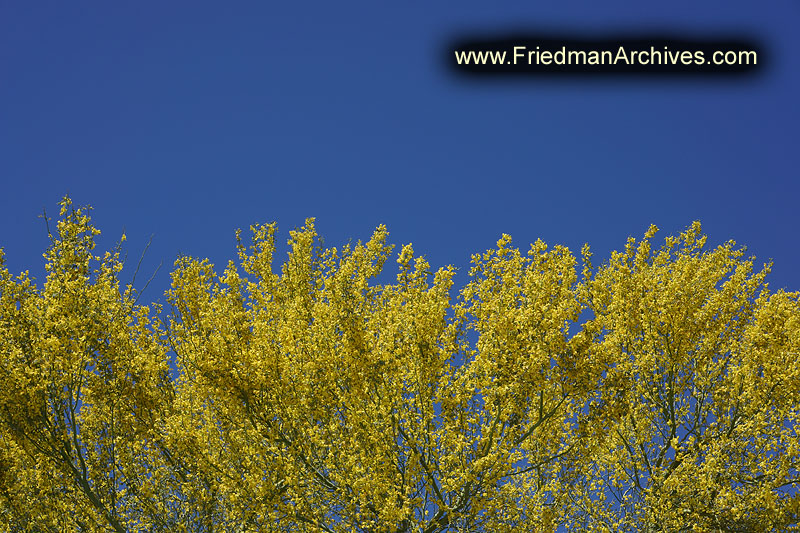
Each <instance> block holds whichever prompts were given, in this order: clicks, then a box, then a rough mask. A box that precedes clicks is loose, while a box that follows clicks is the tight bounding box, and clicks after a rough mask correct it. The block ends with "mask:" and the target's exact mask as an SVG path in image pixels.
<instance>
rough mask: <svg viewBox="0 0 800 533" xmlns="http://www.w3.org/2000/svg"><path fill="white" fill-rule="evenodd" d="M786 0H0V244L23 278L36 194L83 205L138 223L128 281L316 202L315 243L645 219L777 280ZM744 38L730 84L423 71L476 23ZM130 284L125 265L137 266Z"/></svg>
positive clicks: (53, 205)
mask: <svg viewBox="0 0 800 533" xmlns="http://www.w3.org/2000/svg"><path fill="white" fill-rule="evenodd" d="M799 20H800V3H798V2H797V0H776V1H774V2H769V3H757V2H744V1H727V2H722V1H714V2H709V1H704V2H696V1H682V0H681V1H673V2H659V3H654V2H638V3H635V2H629V1H626V2H619V1H615V0H606V1H603V2H596V1H581V2H578V1H564V2H485V1H481V2H477V1H460V2H451V3H445V2H425V3H423V2H403V3H400V2H397V3H394V4H392V5H389V4H387V3H383V2H375V1H371V2H363V1H358V2H281V3H277V2H276V3H270V2H255V1H253V2H246V1H242V2H204V1H197V0H195V1H192V2H183V1H169V2H163V1H160V2H153V1H149V0H142V1H137V2H90V1H86V2H56V1H52V2H40V1H36V0H30V1H24V2H16V1H11V0H0V180H2V181H1V182H0V183H1V184H2V188H0V246H3V247H4V248H5V250H6V253H7V256H8V263H9V266H10V268H11V269H12V271H15V272H17V271H19V270H22V269H31V272H32V274H34V275H37V277H39V276H41V273H42V259H41V253H42V251H43V250H44V248H45V246H46V245H47V239H46V232H45V227H44V224H43V222H42V221H41V220H40V219H38V218H37V216H38V215H39V214H40V213H41V212H42V209H43V208H46V209H47V210H48V212H49V213H50V214H51V215H55V214H57V202H58V200H59V199H60V198H61V197H62V196H63V195H64V194H69V195H70V196H71V197H72V198H73V200H74V201H75V202H76V203H77V204H91V205H92V206H93V207H94V209H95V211H94V217H95V221H96V223H97V224H98V226H99V227H100V228H101V230H102V231H103V235H104V239H105V240H104V242H103V243H102V244H103V245H104V246H110V245H112V244H113V242H114V241H115V240H116V239H117V238H118V237H119V235H120V234H121V233H122V231H123V228H124V230H125V231H126V233H127V234H128V246H127V250H128V253H129V257H130V258H131V259H130V260H131V261H133V262H134V263H135V261H136V260H137V259H138V256H139V254H140V253H141V251H142V249H143V248H144V246H145V244H146V242H147V240H148V238H149V236H150V235H151V234H154V240H153V245H152V247H151V248H150V250H149V252H148V254H147V258H146V260H145V262H144V264H143V270H144V271H145V274H149V273H151V272H152V271H153V270H154V269H155V267H156V266H157V265H158V263H159V262H163V263H164V267H163V268H162V274H159V276H158V277H157V278H156V281H155V282H154V283H153V285H152V286H151V288H150V289H148V293H147V298H145V299H150V300H155V299H162V294H163V291H164V290H165V289H166V288H167V284H168V279H167V276H166V274H167V273H168V272H169V270H170V269H171V266H172V263H173V261H174V259H175V257H176V255H177V254H178V253H183V254H189V255H194V256H200V257H208V258H210V259H211V260H212V261H213V262H215V263H216V264H218V265H221V264H224V263H225V262H227V260H228V259H230V258H233V257H234V256H235V248H234V244H235V241H234V231H235V229H236V228H240V227H241V228H247V227H248V226H249V225H250V224H252V223H254V222H269V221H277V222H278V224H279V226H280V228H281V235H282V237H285V236H286V235H287V232H288V230H290V229H293V228H294V227H296V226H300V225H302V223H303V220H304V219H305V217H309V216H313V217H316V218H317V226H318V229H319V231H320V232H321V234H322V235H323V236H324V237H325V241H326V243H327V244H331V245H340V244H342V243H344V242H346V241H347V240H348V239H353V240H355V239H365V238H368V237H369V235H370V234H371V232H372V230H373V229H374V228H375V226H377V225H378V224H381V223H385V224H386V225H387V226H388V228H389V231H390V233H391V236H390V239H391V241H392V242H394V243H396V244H402V243H406V242H413V243H414V245H415V249H416V250H417V251H418V252H421V253H423V254H425V255H426V256H427V257H428V259H429V260H430V262H431V263H432V265H433V266H434V267H438V266H442V265H445V264H453V265H455V266H457V267H460V268H461V271H462V276H461V278H460V281H461V282H463V281H464V276H463V272H464V270H466V267H467V266H468V264H469V257H470V254H472V253H474V252H478V251H483V250H485V249H487V248H489V247H491V246H493V245H494V242H495V241H496V240H497V239H498V237H499V236H500V235H501V234H502V233H509V234H511V235H512V236H513V237H514V241H515V243H516V244H517V245H519V246H520V247H522V248H525V249H527V247H528V245H529V243H530V242H532V241H535V240H536V239H537V238H542V239H543V240H545V241H546V242H548V243H551V244H557V243H558V244H566V245H568V246H569V247H570V248H572V249H573V251H575V252H576V253H577V252H578V251H579V249H580V246H581V244H583V243H584V242H589V243H590V244H591V245H592V247H593V248H594V249H595V251H596V253H597V256H599V257H604V256H606V255H607V254H608V253H609V251H610V250H612V249H619V248H621V247H622V246H623V245H624V242H625V239H626V238H627V237H628V236H629V235H633V236H637V237H638V236H641V235H642V234H643V233H644V231H645V230H646V229H647V227H648V225H649V224H651V223H655V224H656V225H658V226H659V227H661V228H662V229H663V231H664V233H675V232H679V231H681V230H682V229H683V228H685V227H686V226H687V225H689V224H690V223H691V221H693V220H700V221H702V223H703V225H704V227H705V229H706V231H707V232H708V233H709V235H710V238H711V242H712V243H720V242H722V241H725V240H727V239H735V240H736V241H737V242H740V243H742V244H746V245H748V249H749V252H750V253H752V254H755V255H756V256H757V257H758V259H759V260H768V259H770V258H772V259H774V261H775V268H774V271H773V275H772V277H771V282H772V286H773V287H776V288H777V287H788V288H790V289H795V290H796V289H800V274H798V273H800V247H799V246H798V240H797V237H796V235H797V230H798V227H800V210H798V208H797V207H798V192H800V185H798V183H799V182H800V180H798V178H800V173H799V172H798V153H800V150H798V124H800V104H799V103H798V101H799V100H798V95H800V32H799V31H798V21H799ZM528 29H530V30H531V31H548V32H550V33H551V34H552V33H559V32H568V33H570V34H572V35H581V33H582V32H586V33H587V34H588V33H598V32H600V33H602V32H609V33H611V34H613V33H615V32H624V31H631V32H640V33H646V32H647V31H650V30H655V29H659V30H667V31H674V32H678V33H690V34H693V35H697V36H704V35H712V34H716V33H726V34H734V35H736V34H742V35H747V36H749V37H755V38H756V39H758V40H759V42H761V43H762V44H764V45H765V46H766V48H767V50H768V51H769V59H770V64H769V68H766V69H763V70H762V71H761V72H760V73H759V74H758V75H754V76H748V77H743V78H735V77H730V76H721V77H717V78H714V77H711V78H706V79H704V80H703V81H698V80H696V79H687V78H685V77H684V78H677V77H676V78H670V77H650V78H616V79H615V78H604V79H602V80H592V79H590V78H585V77H583V78H574V79H561V80H556V79H550V78H531V79H527V80H522V81H512V80H509V79H506V78H482V79H480V80H474V79H469V78H464V77H458V76H454V75H453V73H452V72H451V71H450V70H449V69H448V68H446V61H447V58H448V57H449V55H448V54H452V51H450V52H449V53H448V51H447V50H446V49H445V47H444V44H445V43H446V42H447V40H448V39H450V38H451V37H452V36H454V35H462V34H465V33H468V32H469V31H474V32H478V33H481V32H495V33H497V32H501V33H502V32H503V31H504V30H514V31H517V32H519V31H526V30H528ZM140 275H142V274H140Z"/></svg>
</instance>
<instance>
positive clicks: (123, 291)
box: [0, 199, 800, 533]
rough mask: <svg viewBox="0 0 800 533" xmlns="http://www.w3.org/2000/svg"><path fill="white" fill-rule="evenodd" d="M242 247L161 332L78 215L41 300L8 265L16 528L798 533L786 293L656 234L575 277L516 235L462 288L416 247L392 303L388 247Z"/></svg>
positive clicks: (792, 349)
mask: <svg viewBox="0 0 800 533" xmlns="http://www.w3.org/2000/svg"><path fill="white" fill-rule="evenodd" d="M251 229H252V237H251V239H250V240H249V242H245V241H244V240H243V239H242V238H241V236H240V237H239V238H238V262H230V263H229V264H228V265H227V268H225V269H224V271H223V272H222V273H217V272H216V271H215V269H214V268H213V266H212V265H211V264H209V263H208V261H204V260H196V259H191V258H185V257H181V258H179V259H178V261H177V262H176V265H175V269H174V271H173V274H172V288H171V290H170V291H169V292H168V295H167V301H168V303H169V305H170V307H171V312H169V313H168V314H166V313H162V312H161V309H160V308H159V306H158V305H151V306H149V307H148V306H140V305H138V303H137V299H138V294H137V293H136V291H135V289H134V288H133V287H132V286H131V285H127V286H124V287H122V286H121V285H120V282H119V273H120V271H121V269H122V263H121V261H120V259H119V251H118V250H117V251H115V252H110V253H106V254H104V255H103V256H95V255H93V254H94V241H95V237H96V235H97V234H98V233H99V232H98V230H96V229H95V228H94V227H93V226H92V225H91V222H90V220H89V217H88V212H87V211H86V210H85V209H77V208H74V207H73V206H72V204H71V202H70V201H69V199H65V200H64V201H63V202H62V210H61V219H60V221H59V222H58V231H57V234H56V235H55V236H52V245H51V247H50V248H49V250H48V251H47V253H46V254H45V258H46V260H47V280H46V282H45V283H44V285H43V287H42V288H37V287H36V286H35V284H34V283H33V281H32V280H31V279H30V277H29V275H28V274H27V273H23V274H20V275H19V276H16V277H15V276H12V275H11V274H10V273H9V272H8V270H7V268H6V267H5V266H4V263H3V262H2V255H1V253H0V384H2V387H0V530H4V531H42V532H44V531H117V532H121V531H186V532H189V531H192V532H195V531H197V532H211V531H336V532H338V531H361V532H404V531H407V532H411V531H414V532H418V531H421V532H425V533H433V532H438V531H555V530H557V528H559V527H560V528H562V530H563V528H568V529H574V530H581V531H583V530H586V531H689V530H692V531H694V530H697V531H771V530H787V529H791V528H797V527H798V522H799V520H798V513H800V509H799V508H798V506H800V497H799V496H798V495H797V494H796V492H797V491H796V484H797V482H798V468H797V467H798V460H800V457H798V455H799V454H800V439H799V438H798V434H797V427H798V424H797V417H798V415H800V413H799V412H798V409H800V401H799V400H800V365H798V353H800V304H799V303H798V294H796V293H786V292H782V291H779V292H774V293H772V292H770V291H769V290H768V288H767V285H766V283H765V281H764V280H765V276H766V275H767V272H768V270H769V268H768V267H766V268H765V269H763V270H761V271H758V272H757V271H755V269H754V265H753V260H752V259H748V258H745V257H744V254H743V251H742V250H741V249H739V248H736V247H735V245H734V243H726V244H724V245H722V246H719V247H717V248H715V249H708V247H707V246H706V238H705V236H703V235H702V234H701V231H700V226H699V224H694V225H692V226H691V227H690V228H689V229H687V230H686V232H684V233H683V234H682V235H681V236H680V237H667V239H666V241H665V243H664V245H663V246H662V247H661V248H660V249H658V250H655V251H653V250H651V246H652V245H651V243H652V239H653V237H654V234H655V232H656V230H655V228H654V227H653V228H651V229H650V230H649V231H648V232H647V233H646V235H645V237H644V239H643V240H641V241H639V242H637V241H635V240H634V239H630V240H629V241H628V243H627V245H626V246H625V249H624V251H623V252H615V253H613V254H612V256H611V258H610V259H609V260H608V261H607V262H606V263H604V264H602V265H600V266H598V267H594V266H593V265H592V263H591V253H590V252H589V249H588V247H585V248H584V250H583V254H582V255H583V269H582V272H579V271H578V268H577V261H576V258H575V257H574V256H573V255H572V253H571V252H570V251H569V250H568V249H566V248H564V247H560V246H556V247H553V248H549V247H548V246H546V245H545V244H544V243H542V242H541V241H537V242H536V243H534V244H533V245H532V246H531V247H530V249H529V251H528V252H527V253H522V252H520V251H519V250H518V249H516V248H514V247H513V246H512V244H511V239H510V237H508V236H505V235H504V236H503V237H502V238H501V239H500V240H499V241H498V243H497V247H496V248H495V249H493V250H489V251H487V252H486V253H484V254H478V255H475V256H473V258H472V263H473V264H472V268H471V270H470V272H469V280H468V281H467V282H466V283H465V284H464V286H463V287H462V288H461V289H460V290H458V291H456V290H455V288H454V277H455V270H454V269H453V268H452V267H447V268H442V269H439V270H438V271H437V272H435V273H434V272H431V269H430V265H429V264H428V263H427V262H426V261H425V259H424V258H422V257H420V256H417V255H415V253H414V251H413V249H412V247H411V246H410V245H407V246H404V247H403V248H402V249H401V251H400V253H399V254H397V256H396V259H397V264H398V274H397V278H396V281H395V282H394V283H379V282H378V280H379V279H383V277H385V276H381V273H382V271H383V267H384V264H385V263H386V262H387V261H388V260H390V259H391V258H393V257H395V256H393V255H392V250H393V249H392V246H390V245H388V244H387V237H388V234H387V231H386V229H385V228H384V227H382V226H381V227H379V228H378V229H377V230H376V231H375V233H374V234H373V235H372V238H371V239H370V240H369V241H368V242H366V243H361V242H359V243H357V244H355V245H353V246H350V245H348V246H344V247H342V248H340V249H337V248H323V247H321V246H320V245H319V239H318V236H317V233H316V230H315V227H314V223H313V220H308V221H306V225H305V226H304V227H303V228H300V229H298V230H295V231H293V232H290V239H289V241H288V245H289V253H288V257H287V259H286V260H285V262H283V264H282V266H281V268H280V270H279V271H277V272H276V271H275V270H274V269H273V265H274V255H275V254H276V242H275V239H276V232H277V230H276V227H275V225H265V226H255V227H253V228H251ZM453 293H457V295H456V296H455V297H452V294H453ZM162 314H164V315H165V316H166V318H165V320H164V321H163V322H162V321H161V320H160V319H159V316H160V315H162Z"/></svg>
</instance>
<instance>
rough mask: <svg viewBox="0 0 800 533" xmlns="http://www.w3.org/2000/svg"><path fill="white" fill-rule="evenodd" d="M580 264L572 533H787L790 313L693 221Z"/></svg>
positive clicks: (793, 504) (793, 459)
mask: <svg viewBox="0 0 800 533" xmlns="http://www.w3.org/2000/svg"><path fill="white" fill-rule="evenodd" d="M655 232H656V228H655V227H652V228H651V229H650V231H648V232H647V234H646V235H645V237H644V239H643V240H642V241H640V242H638V243H637V242H636V241H635V240H633V239H629V240H628V243H627V245H626V247H625V250H624V252H615V253H614V254H613V255H612V257H611V259H610V261H608V262H607V263H606V264H604V265H603V266H601V267H600V268H597V269H592V268H591V263H590V261H589V257H590V254H589V253H588V249H586V250H585V254H584V255H585V257H586V271H585V275H586V280H585V282H584V283H583V284H582V285H581V287H580V288H579V294H580V298H581V300H582V301H583V302H585V305H586V306H587V307H588V309H590V310H591V312H592V315H593V316H592V319H591V320H589V321H588V322H587V323H586V324H585V325H584V332H585V333H586V334H589V335H591V337H592V343H591V348H590V349H589V351H588V356H589V359H590V361H591V366H592V367H593V376H594V380H595V391H594V393H593V394H592V395H591V397H590V399H589V403H588V405H587V408H586V413H587V414H588V417H587V418H586V420H585V422H584V424H585V429H584V430H583V433H584V434H585V435H586V436H587V438H585V439H583V441H582V445H581V446H582V448H583V449H584V452H583V456H584V457H585V458H586V460H585V461H583V462H582V463H581V464H580V465H579V466H577V467H576V468H577V469H578V470H580V475H578V476H577V478H576V479H577V480H578V482H576V483H575V484H574V485H573V486H572V487H571V488H570V490H569V494H570V497H571V501H572V503H573V504H574V505H573V507H572V510H571V516H570V519H569V520H568V521H567V522H568V523H571V524H574V525H575V526H576V527H577V528H578V529H580V530H582V531H750V532H757V531H786V530H789V529H790V528H792V530H796V529H797V528H798V523H800V522H799V517H800V498H799V497H798V493H797V484H798V482H800V470H798V466H800V447H799V446H798V445H799V444H800V440H799V439H798V434H797V431H798V416H800V306H798V294H797V293H793V294H789V293H786V292H783V291H779V292H775V293H770V292H769V291H768V290H767V287H766V284H765V283H764V278H765V276H766V275H767V273H768V271H769V265H766V266H765V267H764V268H763V269H762V270H760V271H758V272H756V271H755V269H754V265H753V260H752V259H747V258H745V257H744V255H743V250H741V249H737V248H735V244H734V243H733V242H729V243H726V244H724V245H722V246H719V247H717V248H715V249H713V250H707V249H706V246H705V244H706V237H705V236H704V235H702V234H701V231H700V225H699V224H698V223H695V224H693V225H692V226H691V227H690V228H689V229H688V230H687V231H686V232H685V233H683V234H682V235H681V236H680V237H667V239H666V242H665V244H664V245H663V246H662V247H661V248H660V249H659V250H657V251H652V250H651V241H652V237H653V236H654V234H655Z"/></svg>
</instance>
